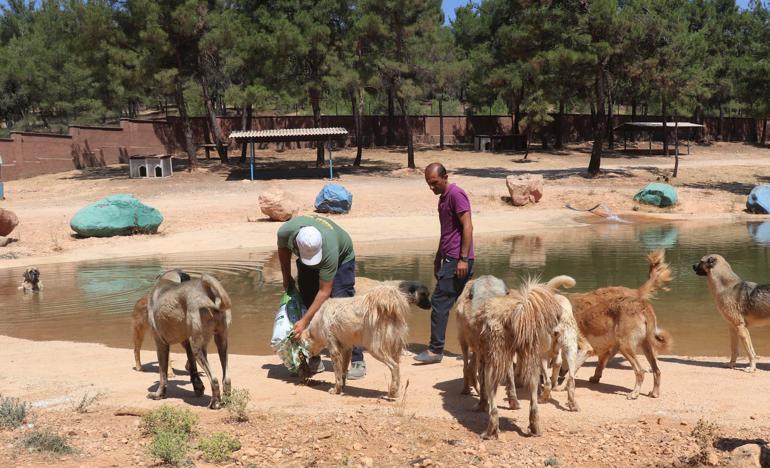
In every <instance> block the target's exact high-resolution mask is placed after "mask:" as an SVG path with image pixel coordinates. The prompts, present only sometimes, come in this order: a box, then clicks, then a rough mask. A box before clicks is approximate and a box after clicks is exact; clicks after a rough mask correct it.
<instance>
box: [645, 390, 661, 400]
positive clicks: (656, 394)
mask: <svg viewBox="0 0 770 468" xmlns="http://www.w3.org/2000/svg"><path fill="white" fill-rule="evenodd" d="M647 396H648V397H650V398H660V392H656V391H655V390H651V391H650V393H648V394H647Z"/></svg>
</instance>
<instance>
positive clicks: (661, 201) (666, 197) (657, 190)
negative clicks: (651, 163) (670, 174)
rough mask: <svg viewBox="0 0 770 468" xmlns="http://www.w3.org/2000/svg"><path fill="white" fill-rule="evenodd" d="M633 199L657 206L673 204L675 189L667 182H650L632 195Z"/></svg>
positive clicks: (675, 198)
mask: <svg viewBox="0 0 770 468" xmlns="http://www.w3.org/2000/svg"><path fill="white" fill-rule="evenodd" d="M634 200H636V201H638V202H641V203H646V204H648V205H655V206H659V207H664V206H671V205H675V204H676V202H677V196H676V189H675V188H674V187H672V186H670V185H669V184H664V183H662V182H652V183H650V184H647V186H646V187H645V188H643V189H642V190H640V191H639V192H637V194H636V195H634Z"/></svg>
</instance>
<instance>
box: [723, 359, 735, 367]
mask: <svg viewBox="0 0 770 468" xmlns="http://www.w3.org/2000/svg"><path fill="white" fill-rule="evenodd" d="M735 364H736V363H735V361H730V362H726V363H724V364H722V367H724V368H727V369H735Z"/></svg>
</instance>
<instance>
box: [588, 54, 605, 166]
mask: <svg viewBox="0 0 770 468" xmlns="http://www.w3.org/2000/svg"><path fill="white" fill-rule="evenodd" d="M605 65H606V64H605V63H604V62H600V63H599V65H598V66H597V71H596V79H595V80H594V100H595V102H596V106H595V110H593V109H592V111H591V114H592V115H593V118H592V119H591V120H592V122H593V125H592V126H593V131H594V144H593V147H592V148H591V160H590V162H589V163H588V174H590V175H591V176H596V175H598V174H599V171H600V170H601V164H602V142H603V141H604V123H605V118H604V85H605V81H604V80H605V76H604V74H605V70H604V67H605ZM592 107H593V102H592Z"/></svg>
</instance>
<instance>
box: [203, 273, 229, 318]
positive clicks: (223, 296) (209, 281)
mask: <svg viewBox="0 0 770 468" xmlns="http://www.w3.org/2000/svg"><path fill="white" fill-rule="evenodd" d="M201 285H202V286H203V290H204V291H206V295H207V296H208V297H209V299H211V302H212V303H213V304H214V306H215V307H216V308H217V309H218V310H219V311H220V312H222V311H226V310H230V309H231V308H232V302H231V301H230V295H228V294H227V291H225V288H224V287H222V283H220V282H219V281H218V280H217V279H216V278H214V277H213V276H211V275H207V274H206V273H204V274H203V275H201Z"/></svg>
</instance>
